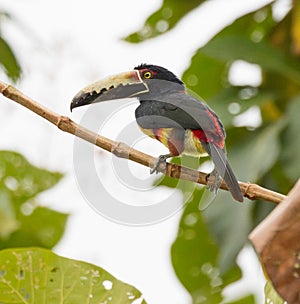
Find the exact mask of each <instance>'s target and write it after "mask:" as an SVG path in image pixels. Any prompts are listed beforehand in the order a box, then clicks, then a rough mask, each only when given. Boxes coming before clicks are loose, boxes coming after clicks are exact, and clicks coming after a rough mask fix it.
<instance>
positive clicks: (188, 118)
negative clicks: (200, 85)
mask: <svg viewBox="0 0 300 304" xmlns="http://www.w3.org/2000/svg"><path fill="white" fill-rule="evenodd" d="M130 97H137V98H138V100H139V102H140V105H139V106H138V108H137V109H136V111H135V117H136V121H137V124H138V126H139V127H140V129H141V130H142V131H143V132H144V133H145V134H147V135H148V136H150V137H152V138H154V139H157V140H159V141H160V142H162V143H163V144H164V145H165V146H166V147H167V148H168V149H169V152H170V153H169V154H167V155H161V156H160V157H159V158H158V162H157V164H156V166H155V167H154V168H153V169H152V172H155V171H156V169H157V166H158V164H159V163H161V162H166V159H167V158H169V157H172V156H179V155H181V154H191V155H195V156H201V155H205V154H206V155H207V154H209V155H210V157H211V159H212V161H213V163H214V165H215V168H214V170H213V172H212V173H210V175H209V177H208V187H209V189H210V190H211V191H215V192H216V191H217V190H218V188H219V186H220V184H221V178H220V177H222V178H223V179H224V181H225V183H226V185H227V187H228V189H229V191H230V193H231V195H232V197H233V198H234V199H235V200H237V201H240V202H242V201H243V194H242V191H241V189H240V186H239V184H238V181H237V179H236V177H235V175H234V173H233V171H232V169H231V167H230V165H229V163H228V161H227V158H226V151H225V137H226V133H225V129H224V127H223V125H222V123H221V121H220V119H219V118H218V116H217V115H216V113H215V112H214V111H212V110H211V109H210V108H209V107H208V105H206V104H205V103H203V102H201V101H200V100H198V99H196V98H195V97H192V96H191V95H189V94H187V91H186V89H185V86H184V83H183V82H182V81H181V80H180V79H179V78H178V77H177V76H175V75H174V74H173V73H172V72H170V71H169V70H167V69H165V68H163V67H160V66H157V65H150V64H141V65H139V66H137V67H135V68H134V70H132V71H129V72H123V73H120V74H118V75H114V76H110V77H107V78H105V79H103V80H99V81H97V82H95V83H93V84H90V85H88V86H87V87H85V88H84V89H82V90H81V91H80V92H79V93H78V94H77V95H76V96H75V97H74V98H73V100H72V102H71V111H72V109H74V108H76V107H80V106H83V105H88V104H92V103H96V102H101V101H106V100H113V99H122V98H130Z"/></svg>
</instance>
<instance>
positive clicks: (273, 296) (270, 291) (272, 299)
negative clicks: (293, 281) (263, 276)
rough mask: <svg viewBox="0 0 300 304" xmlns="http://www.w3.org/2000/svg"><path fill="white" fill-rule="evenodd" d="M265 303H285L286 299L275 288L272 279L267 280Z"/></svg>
mask: <svg viewBox="0 0 300 304" xmlns="http://www.w3.org/2000/svg"><path fill="white" fill-rule="evenodd" d="M264 291H265V304H269V303H274V304H275V303H276V304H284V303H285V302H284V300H283V299H282V298H281V297H280V296H279V295H278V293H277V292H276V290H275V289H274V287H273V285H272V283H271V281H267V283H266V285H265V289H264Z"/></svg>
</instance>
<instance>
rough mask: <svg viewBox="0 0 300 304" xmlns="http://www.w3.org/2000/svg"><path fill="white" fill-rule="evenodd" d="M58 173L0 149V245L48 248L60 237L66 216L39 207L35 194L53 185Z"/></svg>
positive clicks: (59, 176) (60, 175)
mask: <svg viewBox="0 0 300 304" xmlns="http://www.w3.org/2000/svg"><path fill="white" fill-rule="evenodd" d="M61 177H62V174H61V173H58V172H50V171H47V170H44V169H40V168H37V167H35V166H33V165H32V164H30V163H29V162H28V161H27V160H26V159H25V158H24V157H23V156H22V155H21V154H19V153H16V152H11V151H0V218H1V222H0V248H1V249H2V248H8V247H24V246H41V247H46V248H52V247H53V246H54V245H55V244H56V243H57V242H58V241H59V239H60V238H61V237H62V235H63V232H64V227H65V224H66V220H67V215H66V214H63V213H60V212H56V211H54V210H51V209H48V208H44V207H39V206H38V204H37V202H36V201H35V197H36V195H37V194H39V193H40V192H42V191H45V190H47V189H49V188H51V187H52V186H54V185H55V184H56V183H57V182H58V181H59V180H60V179H61Z"/></svg>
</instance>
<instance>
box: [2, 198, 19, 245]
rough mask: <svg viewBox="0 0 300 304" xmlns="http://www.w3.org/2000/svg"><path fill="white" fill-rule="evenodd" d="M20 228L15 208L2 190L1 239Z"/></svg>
mask: <svg viewBox="0 0 300 304" xmlns="http://www.w3.org/2000/svg"><path fill="white" fill-rule="evenodd" d="M18 228H19V222H18V221H17V220H16V215H15V211H14V208H13V207H12V205H11V204H10V201H9V199H8V197H7V196H6V195H5V194H4V193H1V192H0V240H1V239H7V238H9V236H10V235H11V234H12V233H13V232H14V231H16V230H17V229H18Z"/></svg>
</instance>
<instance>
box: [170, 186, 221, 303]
mask: <svg viewBox="0 0 300 304" xmlns="http://www.w3.org/2000/svg"><path fill="white" fill-rule="evenodd" d="M202 193H203V190H198V191H197V192H195V193H194V196H193V198H192V200H191V201H190V202H189V203H188V204H187V205H186V207H185V210H184V213H183V215H182V218H181V221H180V226H179V231H178V236H177V239H176V240H175V242H174V243H173V245H172V249H171V254H172V263H173V267H174V269H175V272H176V274H177V276H178V278H179V279H180V281H181V282H182V284H183V285H184V286H185V288H186V289H187V290H188V291H189V292H190V294H191V295H192V297H193V302H194V303H201V301H200V300H201V299H202V302H204V300H206V302H207V303H220V302H221V300H222V295H221V290H222V289H221V286H222V285H223V280H222V278H221V276H220V271H219V269H218V268H217V257H218V246H217V244H216V243H215V242H214V241H213V239H212V238H211V236H210V234H209V231H208V229H207V227H206V224H205V222H204V220H203V217H202V213H201V212H200V211H199V202H200V200H201V197H202Z"/></svg>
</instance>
